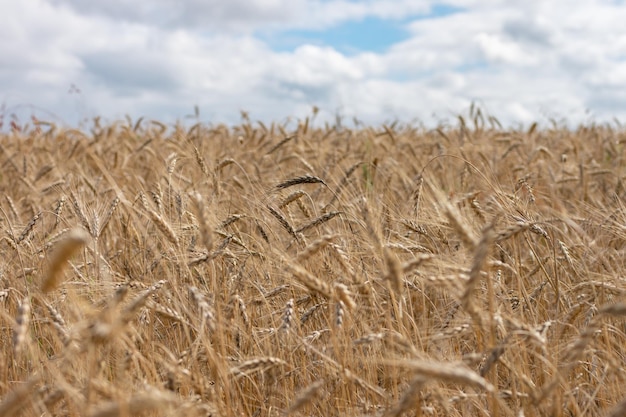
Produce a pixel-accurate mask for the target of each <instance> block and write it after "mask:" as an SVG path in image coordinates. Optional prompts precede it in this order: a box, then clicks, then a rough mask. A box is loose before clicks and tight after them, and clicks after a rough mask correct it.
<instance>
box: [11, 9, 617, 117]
mask: <svg viewBox="0 0 626 417" xmlns="http://www.w3.org/2000/svg"><path fill="white" fill-rule="evenodd" d="M0 10H2V11H3V15H4V19H2V23H1V24H0V116H3V117H4V120H5V126H6V125H7V123H6V120H9V119H10V118H11V117H18V118H19V120H20V121H25V120H27V119H29V118H30V117H31V116H35V117H37V118H38V119H41V120H47V121H52V122H55V123H57V124H64V125H68V126H73V127H80V126H88V125H89V123H91V121H92V119H93V118H94V117H96V116H99V117H102V118H103V119H104V120H106V121H115V120H120V119H123V118H124V117H125V116H126V115H129V116H130V117H131V118H132V119H133V120H136V119H137V118H139V117H145V118H146V119H155V120H159V121H161V122H164V123H175V122H176V121H189V120H192V121H201V122H206V123H215V124H216V123H228V124H236V123H238V122H240V121H241V114H242V113H241V112H242V111H245V112H247V114H248V115H249V117H250V119H251V120H252V121H257V120H260V121H263V122H271V121H276V122H281V123H288V122H289V121H294V120H295V121H297V120H302V119H304V118H305V117H307V116H312V115H313V108H314V106H315V107H317V108H318V109H319V113H318V114H317V116H316V120H317V121H318V122H322V121H324V120H327V121H328V120H336V118H337V117H338V116H339V117H340V118H342V120H343V119H345V120H346V121H351V122H352V123H354V120H355V119H356V120H358V121H359V122H360V123H363V124H367V125H377V124H381V123H391V122H393V121H399V122H402V123H410V124H416V125H424V126H437V125H440V124H447V123H453V122H454V120H455V119H456V116H457V115H459V114H467V112H468V110H469V108H470V106H471V104H472V103H475V104H476V105H477V106H478V107H480V108H481V110H482V111H483V112H484V113H486V114H489V115H491V116H493V117H495V118H497V119H498V120H499V121H500V122H501V123H502V124H503V125H505V126H526V125H530V124H531V123H533V122H535V121H536V122H539V123H541V124H550V123H552V122H556V123H559V124H568V125H570V126H576V125H578V124H588V123H617V122H620V123H626V30H624V29H623V27H624V26H623V25H624V23H623V22H625V21H626V2H624V1H616V0H595V1H592V0H577V1H576V2H572V1H571V0H550V1H545V0H523V1H518V0H450V1H435V0H423V1H416V0H364V1H356V0H135V1H133V2H129V1H127V0H107V1H98V0H94V1H85V0H21V1H15V0H0ZM196 108H197V110H198V112H197V113H196V111H195V109H196ZM12 115H14V116H12Z"/></svg>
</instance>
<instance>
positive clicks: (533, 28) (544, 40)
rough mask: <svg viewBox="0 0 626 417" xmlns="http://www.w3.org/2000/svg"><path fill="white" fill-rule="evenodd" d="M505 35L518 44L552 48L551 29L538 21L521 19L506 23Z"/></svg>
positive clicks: (504, 27)
mask: <svg viewBox="0 0 626 417" xmlns="http://www.w3.org/2000/svg"><path fill="white" fill-rule="evenodd" d="M502 29H503V31H504V33H505V34H506V35H508V36H509V37H510V38H511V39H513V40H515V41H517V42H523V43H530V44H533V45H535V46H550V45H551V43H552V40H551V35H552V33H551V31H550V28H549V27H548V26H547V25H545V24H542V23H541V22H540V21H538V20H537V19H533V18H519V19H511V20H507V21H506V22H504V25H503V27H502Z"/></svg>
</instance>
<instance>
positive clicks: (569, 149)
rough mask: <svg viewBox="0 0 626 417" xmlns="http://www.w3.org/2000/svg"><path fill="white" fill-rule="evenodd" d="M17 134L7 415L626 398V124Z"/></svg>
mask: <svg viewBox="0 0 626 417" xmlns="http://www.w3.org/2000/svg"><path fill="white" fill-rule="evenodd" d="M313 126H314V125H313V124H310V123H309V120H308V119H307V120H303V121H301V122H300V123H299V124H298V126H297V127H294V126H292V127H287V126H283V125H279V124H272V125H264V124H262V123H258V122H252V121H250V120H247V119H244V120H243V121H242V123H241V124H240V125H238V126H235V127H226V126H219V125H217V126H207V125H202V124H198V125H195V126H193V127H183V126H182V125H180V126H169V127H168V126H164V125H162V124H161V123H159V122H153V121H147V120H145V121H142V120H139V121H132V122H131V121H128V122H121V123H116V124H108V125H100V124H99V123H97V122H96V123H94V126H93V127H92V128H91V129H90V130H84V131H79V130H72V129H63V128H60V127H55V126H52V125H49V124H45V123H39V124H37V125H31V126H30V127H26V126H24V127H22V128H21V129H15V130H14V131H12V132H10V133H3V134H2V135H1V136H0V163H1V164H2V170H1V171H0V185H1V186H2V200H1V201H0V208H1V211H0V214H1V216H0V226H1V233H2V238H1V241H0V259H2V261H1V262H2V263H1V267H0V274H1V275H0V345H1V346H2V355H1V356H0V381H1V382H0V415H2V416H9V415H12V416H18V415H23V416H46V415H59V416H65V415H68V416H93V417H104V416H135V415H147V416H282V415H301V416H308V415H316V416H339V415H342V416H400V415H407V416H408V415H413V416H420V415H424V416H487V415H490V416H521V415H524V416H546V415H549V416H581V415H585V416H599V415H613V416H618V415H623V414H624V413H625V412H626V401H624V395H625V394H624V384H625V382H626V381H625V375H626V374H625V372H624V367H625V358H624V353H625V352H626V334H625V330H626V329H625V327H624V316H625V315H626V303H624V292H625V291H626V282H625V281H624V272H625V271H626V257H625V247H626V211H625V209H624V206H623V201H624V200H623V199H624V194H625V192H626V190H625V187H624V182H623V181H624V176H625V175H626V173H625V172H624V167H625V160H624V158H625V155H626V149H625V144H624V142H625V141H626V132H625V131H624V129H622V128H619V127H611V126H591V125H590V126H586V127H585V126H583V127H580V128H578V129H576V130H568V129H565V128H559V127H553V128H550V127H545V128H538V127H537V125H533V126H531V127H530V128H525V129H523V130H515V129H504V128H502V127H500V126H499V125H498V123H497V121H496V120H495V119H493V118H490V117H486V116H483V115H482V114H481V113H480V111H479V110H476V109H472V111H471V114H470V115H469V117H466V118H465V119H464V118H459V121H458V124H457V125H455V126H449V127H446V126H442V127H441V128H439V129H433V130H427V129H424V128H414V127H407V126H401V125H389V126H378V127H359V128H354V129H349V128H345V127H341V126H325V127H313Z"/></svg>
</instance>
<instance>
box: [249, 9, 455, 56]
mask: <svg viewBox="0 0 626 417" xmlns="http://www.w3.org/2000/svg"><path fill="white" fill-rule="evenodd" d="M461 10H462V9H460V8H457V7H452V6H447V5H437V6H434V7H433V8H432V10H431V11H430V13H427V14H423V15H415V16H410V17H407V18H405V19H402V20H399V19H381V18H378V17H366V18H365V19H361V20H351V21H346V22H344V23H342V24H339V25H337V26H333V27H329V28H325V29H319V30H288V31H284V32H278V33H272V34H259V37H260V38H261V39H262V40H264V41H265V42H267V43H268V44H269V45H270V47H271V48H272V49H273V50H274V51H277V52H284V51H293V50H294V49H296V48H297V47H298V46H300V45H303V44H309V45H317V46H330V47H332V48H334V49H336V50H337V51H339V52H341V53H343V54H345V55H352V54H355V53H359V52H366V51H367V52H376V53H381V52H385V51H386V50H387V49H388V48H389V47H391V46H392V45H393V44H396V43H398V42H402V41H403V40H405V39H407V37H408V36H409V33H408V31H407V30H406V29H405V28H406V25H407V24H408V23H410V22H411V21H414V20H419V19H432V18H437V17H442V16H447V15H450V14H454V13H457V12H459V11H461Z"/></svg>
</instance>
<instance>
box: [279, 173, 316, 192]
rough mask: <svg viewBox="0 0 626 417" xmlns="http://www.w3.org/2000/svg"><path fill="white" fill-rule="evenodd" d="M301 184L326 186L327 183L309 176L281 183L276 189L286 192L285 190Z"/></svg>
mask: <svg viewBox="0 0 626 417" xmlns="http://www.w3.org/2000/svg"><path fill="white" fill-rule="evenodd" d="M299 184H322V185H324V186H326V183H325V182H324V180H323V179H321V178H320V177H316V176H313V175H308V174H307V175H303V176H301V177H294V178H290V179H288V180H285V181H283V182H281V183H280V184H277V185H276V187H275V188H276V189H277V190H284V189H285V188H289V187H293V186H294V185H299Z"/></svg>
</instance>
